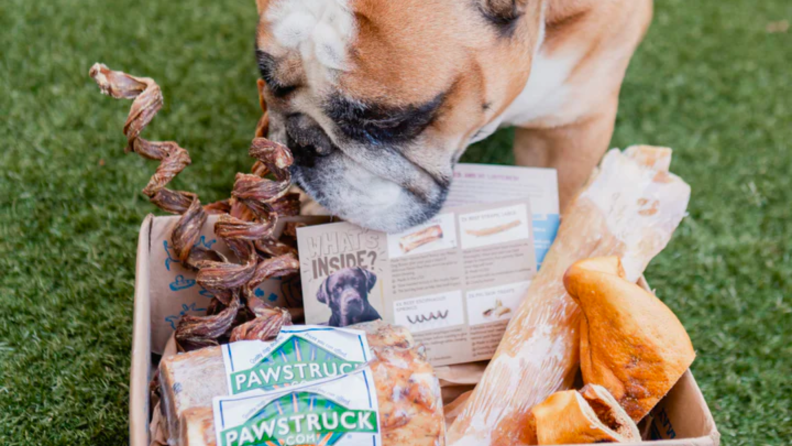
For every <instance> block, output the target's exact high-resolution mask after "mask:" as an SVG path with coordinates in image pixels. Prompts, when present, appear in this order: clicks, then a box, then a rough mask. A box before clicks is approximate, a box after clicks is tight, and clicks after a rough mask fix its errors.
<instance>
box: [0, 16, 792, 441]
mask: <svg viewBox="0 0 792 446" xmlns="http://www.w3.org/2000/svg"><path fill="white" fill-rule="evenodd" d="M784 21H786V22H784ZM789 21H792V2H789V1H788V0H764V1H761V2H754V1H749V0H729V1H727V0H722V1H708V2H688V1H683V0H660V1H658V2H657V4H656V15H655V20H654V23H653V25H652V28H651V30H650V32H649V35H648V36H647V38H646V40H645V42H644V43H643V45H642V46H641V47H640V49H639V50H638V53H637V54H636V55H635V58H634V59H633V62H632V65H631V67H630V70H629V72H628V74H627V78H626V80H625V84H624V88H623V90H622V95H621V108H620V111H619V117H618V123H617V126H616V134H615V136H614V140H613V143H612V145H613V146H614V147H625V146H627V145H629V144H632V143H650V144H658V145H667V146H670V147H673V148H675V149H676V151H675V158H674V162H673V165H672V169H673V171H674V172H676V173H678V174H680V175H681V176H682V177H683V178H685V179H686V180H687V181H688V182H690V184H691V185H692V187H693V197H692V201H691V204H690V209H689V211H690V215H689V217H688V218H686V219H685V220H684V221H683V223H682V225H681V227H680V229H679V230H678V231H677V233H676V236H675V237H674V240H673V241H672V243H671V244H670V246H669V247H668V248H667V249H666V250H665V251H664V252H663V253H662V254H661V255H660V256H659V257H658V258H657V259H656V260H655V261H654V262H653V263H652V264H651V265H650V267H649V269H648V271H647V276H648V278H649V280H650V283H651V284H652V286H654V287H656V288H657V290H658V294H659V296H660V297H661V298H662V299H663V300H664V301H665V302H666V303H668V305H669V306H670V307H671V308H672V309H673V310H674V311H675V312H676V313H677V314H678V315H679V317H680V319H681V320H682V322H683V323H684V325H685V327H687V329H688V330H689V331H690V335H691V337H692V339H693V343H694V345H695V347H696V349H697V352H698V359H697V360H696V362H695V363H694V365H693V372H694V374H695V376H696V378H697V380H698V382H699V384H700V386H701V388H702V390H703V392H704V395H705V397H706V398H707V400H708V402H709V405H710V408H711V409H712V412H713V414H714V416H715V419H716V421H717V424H718V427H719V429H720V431H721V433H722V435H723V437H722V443H723V444H726V445H743V444H745V445H747V444H752V445H760V444H761V445H763V444H782V443H786V442H788V441H790V438H792V381H790V376H791V375H792V297H791V295H792V280H791V279H790V276H792V261H790V260H792V259H790V256H792V206H791V205H790V197H792V194H790V188H791V187H792V184H790V174H792V152H790V141H791V140H792V126H790V123H792V101H791V100H792V82H790V80H789V69H790V68H791V67H790V61H792V31H789V29H788V28H789ZM255 23H256V16H255V7H254V2H253V0H248V1H236V2H216V1H211V0H192V1H188V2H169V1H156V0H138V1H132V0H114V1H112V2H108V1H103V0H49V1H47V2H33V1H29V0H4V1H3V2H0V444H3V445H28V444H41V445H78V444H79V445H83V444H85V445H88V444H91V445H116V444H118V445H122V444H126V442H127V438H128V431H127V404H128V369H129V365H130V348H131V344H130V342H131V330H132V292H133V280H134V260H135V244H136V236H137V231H138V228H139V225H140V223H141V221H142V219H143V217H144V216H145V215H146V214H147V213H149V212H152V211H153V210H154V207H153V206H152V205H150V204H149V203H148V202H147V200H146V199H145V197H144V196H142V194H141V193H140V189H141V188H142V187H143V186H144V185H145V184H146V182H147V181H148V178H149V176H150V175H151V174H152V173H153V171H154V169H155V167H156V164H155V163H152V162H145V161H143V160H142V159H140V158H139V157H138V156H134V155H128V156H126V155H124V153H123V150H122V149H123V147H124V144H125V141H124V138H123V136H122V134H121V126H122V124H123V122H124V119H125V118H126V114H127V111H128V109H129V105H130V103H129V102H127V101H115V100H111V99H108V98H106V97H103V96H101V95H100V94H99V93H98V89H97V88H96V86H95V85H94V84H93V82H92V81H91V80H90V79H89V78H88V76H87V72H88V68H89V67H90V66H91V64H92V63H93V62H95V61H102V62H104V63H106V64H108V65H109V66H110V67H111V68H114V69H119V70H124V71H128V72H131V73H133V74H137V75H142V76H150V77H153V78H154V79H156V80H157V81H158V82H159V84H160V85H161V86H162V88H163V91H164V94H165V98H166V106H165V108H164V109H163V111H162V112H161V113H160V115H159V116H158V117H157V118H156V120H155V121H154V124H153V125H152V126H151V127H150V129H149V131H148V132H147V133H146V136H147V137H148V138H149V139H153V140H159V139H162V140H165V139H167V140H176V141H179V142H180V143H181V144H182V145H183V146H184V147H186V148H188V149H189V150H190V154H191V156H192V159H193V161H194V163H193V165H192V166H191V167H190V168H189V169H188V170H186V171H185V172H184V174H182V175H181V176H180V177H179V178H178V179H177V181H176V182H175V186H176V187H177V188H181V189H183V190H191V191H197V192H199V193H200V194H201V197H202V199H203V201H204V202H209V201H213V200H216V199H220V198H222V197H225V196H227V194H228V193H229V191H230V187H231V184H232V178H233V174H234V173H235V172H237V171H241V170H245V169H248V168H249V166H250V162H251V161H250V160H249V159H248V157H247V148H248V144H249V141H250V138H251V135H252V130H253V127H254V125H255V122H256V119H257V118H258V115H259V109H258V104H257V96H256V92H255V79H256V75H257V73H256V68H255V63H254V60H253V35H254V27H255ZM785 23H786V25H785ZM511 138H512V133H511V132H510V131H509V130H504V131H501V132H499V133H498V134H496V135H495V136H494V137H493V138H491V139H489V140H487V141H485V142H484V143H481V144H479V145H477V146H475V147H472V148H471V149H470V150H469V151H468V153H467V154H466V155H465V158H464V160H465V161H472V162H487V163H506V164H508V163H512V162H513V158H512V155H511V151H510V144H511Z"/></svg>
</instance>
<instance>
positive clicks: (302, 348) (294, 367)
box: [231, 335, 362, 394]
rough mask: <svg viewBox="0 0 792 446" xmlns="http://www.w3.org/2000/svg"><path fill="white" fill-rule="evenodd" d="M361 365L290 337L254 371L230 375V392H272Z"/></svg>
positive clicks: (337, 373) (341, 373)
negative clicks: (259, 390)
mask: <svg viewBox="0 0 792 446" xmlns="http://www.w3.org/2000/svg"><path fill="white" fill-rule="evenodd" d="M360 364H362V362H359V361H346V360H344V359H341V358H339V357H338V356H336V355H334V354H332V353H330V352H329V351H327V350H325V349H323V348H322V347H319V346H317V345H316V344H314V343H312V342H310V341H308V340H306V339H303V338H301V337H297V336H294V335H292V336H290V337H289V338H288V339H287V340H286V341H285V342H283V343H282V344H281V345H280V346H279V347H278V348H276V349H275V350H273V351H272V352H271V353H269V354H268V355H267V356H265V357H264V358H263V359H262V360H261V361H260V362H259V363H258V364H257V365H256V366H254V367H253V368H250V369H247V370H242V371H239V372H233V373H231V385H232V392H231V393H233V394H237V393H242V392H247V391H250V390H253V389H263V390H272V389H278V388H281V387H283V386H289V385H294V384H299V383H304V382H307V381H316V380H319V379H323V378H329V377H333V376H338V375H343V374H344V373H349V372H352V371H354V370H355V368H356V367H357V366H359V365H360Z"/></svg>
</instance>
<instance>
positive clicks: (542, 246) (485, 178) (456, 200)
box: [445, 163, 560, 268]
mask: <svg viewBox="0 0 792 446" xmlns="http://www.w3.org/2000/svg"><path fill="white" fill-rule="evenodd" d="M522 198H530V199H531V211H532V212H533V230H534V245H535V246H534V247H535V249H536V263H537V264H538V266H539V268H541V266H542V260H544V257H545V254H547V250H548V249H550V245H552V244H553V240H555V236H556V232H558V225H559V223H560V219H559V206H558V177H557V175H556V170H555V169H543V168H538V167H516V166H498V165H492V164H465V163H459V164H457V165H456V167H455V168H454V181H453V182H452V183H451V189H450V190H449V192H448V198H447V199H446V204H445V207H446V208H455V207H459V206H466V205H469V204H477V203H493V202H498V201H503V200H516V199H522Z"/></svg>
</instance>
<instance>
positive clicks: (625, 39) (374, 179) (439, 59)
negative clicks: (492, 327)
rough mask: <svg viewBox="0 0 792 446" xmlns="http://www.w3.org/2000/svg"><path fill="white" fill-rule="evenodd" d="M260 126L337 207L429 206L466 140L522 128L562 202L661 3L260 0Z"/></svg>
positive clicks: (396, 218) (397, 210)
mask: <svg viewBox="0 0 792 446" xmlns="http://www.w3.org/2000/svg"><path fill="white" fill-rule="evenodd" d="M256 4H257V9H258V13H259V23H258V28H257V33H256V57H257V61H258V66H259V69H260V72H261V80H260V81H259V93H260V96H261V102H262V106H263V107H266V112H265V117H264V118H262V121H261V123H263V124H262V128H263V130H262V132H264V133H266V134H267V135H268V137H269V138H270V139H273V140H275V141H279V142H282V143H284V144H286V145H287V146H288V147H289V148H291V149H292V151H293V154H294V159H295V163H294V165H293V167H292V173H293V177H294V179H295V181H296V183H297V184H298V185H299V186H300V187H301V188H302V189H303V190H304V191H305V192H307V193H308V195H310V196H311V197H313V198H314V199H315V200H316V201H317V202H318V203H319V204H320V205H322V206H323V207H324V208H326V210H327V211H329V212H330V213H332V214H334V215H337V216H339V217H341V218H343V219H346V220H348V221H351V222H353V223H356V224H358V225H361V226H364V227H367V228H371V229H377V230H382V231H386V232H395V231H399V230H402V229H405V228H408V227H411V226H414V225H416V224H419V223H421V222H424V221H426V220H427V219H428V218H430V217H432V216H433V215H435V214H436V213H437V212H438V210H439V209H440V208H441V206H442V205H443V202H444V200H445V197H446V194H447V192H448V188H449V185H450V183H451V179H452V177H453V173H452V171H453V168H454V165H455V163H456V162H457V161H458V160H459V157H460V156H461V155H462V153H463V152H464V151H465V148H466V147H468V146H469V145H470V144H471V143H474V142H477V141H480V140H482V139H484V138H486V137H487V136H489V135H490V134H491V133H493V132H494V131H495V130H496V129H497V128H498V127H502V126H516V133H515V138H514V152H515V160H516V163H517V164H518V165H529V166H538V167H552V168H556V169H557V171H558V179H559V195H560V201H561V207H562V210H563V208H564V206H565V205H566V204H567V203H569V201H570V200H571V199H572V198H573V196H574V195H575V193H576V192H577V191H578V189H579V188H580V187H581V186H582V185H583V183H584V182H585V180H586V179H587V178H588V177H589V175H590V174H591V172H592V169H593V168H594V167H595V166H596V164H597V162H598V161H599V159H600V158H601V157H602V155H603V153H604V152H605V150H606V149H607V148H608V145H609V142H610V139H611V135H612V133H613V127H614V122H615V117H616V111H617V107H618V97H619V90H620V88H621V84H622V80H623V78H624V73H625V70H626V69H627V66H628V63H629V61H630V58H631V57H632V54H633V52H634V51H635V49H636V47H637V46H638V44H639V43H640V41H641V40H642V39H643V36H644V34H645V32H646V30H647V29H648V27H649V23H650V22H651V17H652V0H256Z"/></svg>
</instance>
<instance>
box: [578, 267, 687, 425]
mask: <svg viewBox="0 0 792 446" xmlns="http://www.w3.org/2000/svg"><path fill="white" fill-rule="evenodd" d="M564 286H565V287H566V290H567V292H568V293H569V295H570V296H572V298H573V299H575V302H577V303H578V305H580V308H581V310H582V311H583V317H582V318H581V319H580V358H581V359H580V368H581V371H582V372H583V382H585V383H586V384H598V385H601V386H603V387H605V388H607V389H608V390H609V391H610V393H611V394H613V396H614V397H615V398H616V399H617V400H618V401H619V404H621V405H622V407H624V409H625V410H626V411H627V413H629V414H630V416H631V417H632V419H633V420H635V421H636V422H637V421H640V420H641V419H642V418H643V417H645V416H646V415H647V414H648V413H649V411H651V410H652V408H654V406H655V405H656V404H657V403H658V402H659V401H660V400H661V399H662V398H663V397H664V396H665V395H666V394H667V393H668V391H669V390H671V388H672V387H673V386H674V384H676V382H677V381H678V380H679V378H681V377H682V374H683V373H685V370H687V369H688V368H689V367H690V364H691V363H693V360H694V359H695V357H696V352H695V351H694V350H693V344H692V343H691V342H690V337H689V336H688V334H687V331H685V327H683V326H682V323H681V322H679V319H677V317H676V315H675V314H674V313H673V312H672V311H671V310H670V309H669V308H668V307H667V306H666V305H665V304H664V303H663V302H662V301H660V299H658V298H657V297H655V296H654V295H653V294H652V293H650V292H648V291H646V290H644V289H643V288H641V287H640V286H638V285H636V284H635V283H633V282H630V281H628V280H626V279H625V278H624V269H623V268H622V265H621V262H620V261H619V258H618V257H598V258H594V259H586V260H581V261H579V262H576V263H575V264H574V265H572V266H571V267H570V268H569V270H567V272H566V274H565V275H564Z"/></svg>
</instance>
